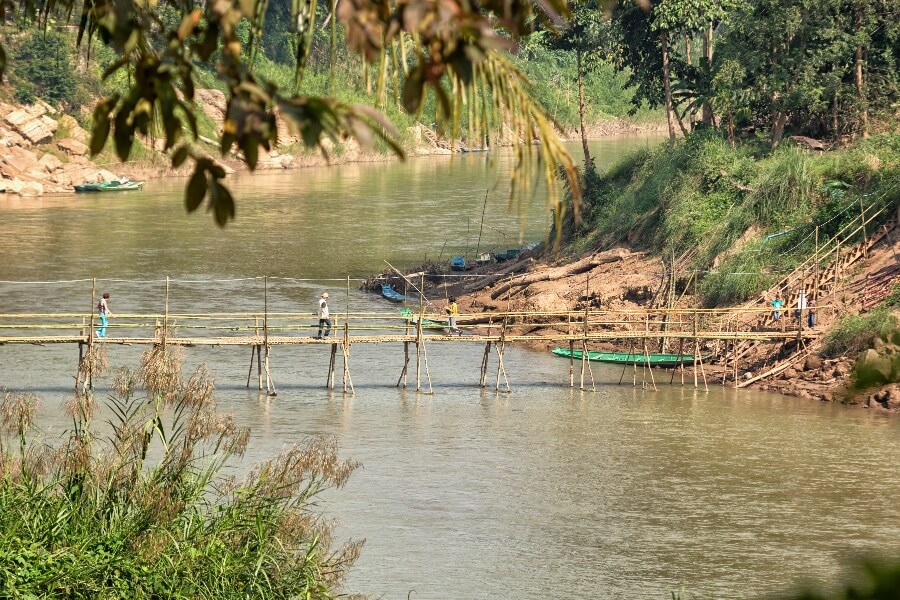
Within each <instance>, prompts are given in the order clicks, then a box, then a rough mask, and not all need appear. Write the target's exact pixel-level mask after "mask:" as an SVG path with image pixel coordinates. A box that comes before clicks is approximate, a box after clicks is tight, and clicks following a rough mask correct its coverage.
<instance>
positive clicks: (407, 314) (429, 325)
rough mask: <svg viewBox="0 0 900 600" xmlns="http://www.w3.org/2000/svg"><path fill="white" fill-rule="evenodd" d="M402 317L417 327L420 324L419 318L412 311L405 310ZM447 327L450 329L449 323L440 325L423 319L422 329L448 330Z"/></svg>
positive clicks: (401, 314)
mask: <svg viewBox="0 0 900 600" xmlns="http://www.w3.org/2000/svg"><path fill="white" fill-rule="evenodd" d="M400 316H401V317H403V318H404V319H406V320H407V321H409V322H410V323H412V324H413V325H417V324H418V323H419V316H418V315H416V314H414V313H413V311H412V309H409V308H404V309H403V310H401V311H400ZM447 327H449V325H448V324H447V323H440V322H438V321H431V320H429V319H422V329H446V328H447Z"/></svg>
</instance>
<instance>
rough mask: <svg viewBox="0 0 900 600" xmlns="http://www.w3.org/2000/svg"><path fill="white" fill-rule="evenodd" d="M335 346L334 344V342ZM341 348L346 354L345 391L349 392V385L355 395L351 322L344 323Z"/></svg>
mask: <svg viewBox="0 0 900 600" xmlns="http://www.w3.org/2000/svg"><path fill="white" fill-rule="evenodd" d="M332 346H334V344H332ZM341 350H342V351H343V352H342V353H343V355H344V393H346V392H347V386H348V385H349V386H350V387H349V390H350V393H351V394H353V395H355V394H356V389H354V387H353V378H352V377H350V324H349V323H344V341H343V343H342V344H341Z"/></svg>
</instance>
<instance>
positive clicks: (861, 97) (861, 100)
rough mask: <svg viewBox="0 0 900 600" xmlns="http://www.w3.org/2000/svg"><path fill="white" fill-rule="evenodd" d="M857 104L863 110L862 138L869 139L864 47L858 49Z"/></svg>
mask: <svg viewBox="0 0 900 600" xmlns="http://www.w3.org/2000/svg"><path fill="white" fill-rule="evenodd" d="M858 23H859V17H857V24H858ZM855 79H856V102H857V103H858V105H859V107H860V109H861V110H862V114H861V115H860V117H861V119H862V123H861V126H862V136H863V138H868V137H869V109H868V107H867V106H866V94H865V88H864V86H863V47H862V46H857V47H856V77H855Z"/></svg>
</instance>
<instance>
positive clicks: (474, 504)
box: [0, 139, 900, 599]
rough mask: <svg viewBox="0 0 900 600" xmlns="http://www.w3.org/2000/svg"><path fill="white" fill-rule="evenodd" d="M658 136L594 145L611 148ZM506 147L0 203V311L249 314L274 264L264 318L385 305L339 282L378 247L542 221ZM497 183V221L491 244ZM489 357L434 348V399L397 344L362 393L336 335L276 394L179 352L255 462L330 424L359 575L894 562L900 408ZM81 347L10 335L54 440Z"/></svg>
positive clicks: (601, 590) (512, 574) (422, 246)
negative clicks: (216, 213)
mask: <svg viewBox="0 0 900 600" xmlns="http://www.w3.org/2000/svg"><path fill="white" fill-rule="evenodd" d="M645 143H647V141H645V140H634V139H627V140H614V141H608V142H603V143H602V144H597V146H596V147H595V149H594V150H595V152H596V153H597V154H599V155H600V156H601V157H602V160H611V159H613V158H615V157H617V156H619V155H621V153H622V152H624V151H626V150H627V148H629V147H633V146H635V145H640V144H645ZM509 166H510V165H509V162H508V161H506V160H504V159H502V158H501V159H495V160H494V161H493V162H492V161H491V157H488V156H486V155H479V154H473V155H469V156H463V157H455V158H454V159H453V160H452V161H451V160H450V159H447V158H423V159H414V160H411V161H409V162H407V163H405V164H395V163H383V164H365V165H346V166H341V167H335V168H332V169H307V170H303V171H289V172H281V173H274V174H263V175H259V176H253V177H239V178H236V179H235V180H234V182H233V187H234V189H235V191H236V193H237V195H238V197H239V204H238V220H237V222H236V223H235V224H234V225H233V226H230V227H229V228H227V229H226V230H224V231H220V230H218V229H217V228H215V226H214V225H212V223H211V221H212V219H211V218H210V215H208V214H203V213H201V214H198V215H193V216H190V217H185V215H184V210H183V208H182V202H183V201H182V197H181V187H180V186H181V184H182V183H183V182H149V183H148V185H147V187H146V188H145V191H144V192H142V193H140V194H124V195H121V196H118V195H108V196H107V195H103V196H87V197H83V196H72V197H59V198H44V199H38V200H14V199H5V198H0V211H2V215H3V219H2V220H0V280H3V281H4V283H0V306H2V309H0V312H43V311H61V310H65V311H69V310H72V311H83V310H87V309H89V308H90V305H89V302H90V281H85V279H89V278H91V277H98V278H100V279H101V281H100V282H99V283H98V287H100V288H102V289H104V290H108V291H110V292H111V293H112V294H113V298H112V300H111V307H112V309H113V312H116V311H118V312H135V313H137V312H142V311H148V312H150V311H153V312H159V311H160V310H161V308H162V291H163V289H164V283H163V282H162V280H163V278H164V277H165V276H167V275H168V276H169V277H171V278H172V280H173V281H172V283H171V298H172V299H171V307H170V308H171V310H173V311H185V312H189V311H195V310H223V311H224V310H249V309H248V307H251V306H252V307H255V306H258V305H259V304H260V303H261V302H262V301H263V293H264V292H263V288H262V286H263V284H262V281H261V280H260V279H256V277H258V276H260V275H263V274H267V275H270V276H272V277H277V278H280V279H273V280H271V282H270V287H269V290H268V302H269V306H270V310H273V311H277V310H282V309H283V310H312V307H313V305H314V300H315V298H316V297H317V295H318V294H319V293H320V291H322V290H323V289H328V290H331V291H332V305H333V308H334V310H338V311H341V310H344V309H345V308H346V307H347V306H349V307H350V309H351V310H354V311H355V310H374V309H379V310H382V309H384V308H385V305H384V304H383V302H382V301H380V300H379V299H377V298H375V297H373V296H370V295H367V294H364V293H362V292H357V291H355V290H351V291H350V293H349V295H348V294H347V292H346V289H345V288H346V281H345V279H344V278H345V277H346V276H347V275H350V276H357V275H365V274H368V273H370V272H373V271H377V270H381V269H382V268H383V267H384V262H383V261H384V260H388V261H390V262H391V263H393V264H398V265H404V264H412V263H415V262H418V261H420V260H422V259H423V258H425V255H427V257H428V258H432V259H436V258H438V257H440V258H441V260H446V259H447V258H448V257H449V256H451V255H454V254H463V253H465V252H466V249H467V247H468V250H469V254H470V255H471V254H473V252H474V250H473V249H474V247H475V246H476V245H477V246H478V247H479V249H480V250H484V249H487V250H492V249H497V250H501V249H504V248H506V247H515V245H517V244H518V243H519V239H522V240H524V241H531V240H534V239H538V238H539V237H540V236H541V235H542V234H543V232H544V231H545V230H546V226H547V218H548V215H547V214H546V210H545V209H544V207H543V204H542V202H541V198H540V197H537V198H535V199H534V201H533V202H532V204H531V209H530V211H529V212H528V214H527V216H526V217H525V220H524V222H521V221H520V220H519V218H518V217H517V216H516V215H515V214H510V213H508V212H507V211H506V204H505V198H504V197H505V180H506V174H507V173H508V169H509ZM486 191H487V192H488V193H489V202H488V205H487V213H486V218H485V222H486V223H487V224H488V225H489V226H490V227H485V228H484V229H483V230H481V242H480V243H479V242H478V239H477V234H478V229H479V227H478V225H479V224H480V220H481V209H482V201H483V199H484V195H485V192H486ZM520 232H522V233H521V234H520ZM467 239H468V243H467ZM61 280H65V281H66V282H65V283H41V282H49V281H54V282H58V281H61ZM326 280H331V281H326ZM9 281H16V282H19V283H5V282H9ZM22 281H29V282H31V283H27V284H26V283H21V282H22ZM86 305H87V306H86ZM311 333H312V332H311ZM139 352H140V349H139V348H134V347H127V346H126V347H114V348H112V349H111V350H110V358H111V361H112V363H113V364H114V365H120V364H130V365H134V364H135V361H136V359H137V356H138V354H139ZM480 353H481V348H479V347H477V346H475V345H473V346H464V345H453V347H443V346H437V345H436V346H435V347H433V348H429V363H430V367H431V374H432V379H433V383H434V390H435V393H434V394H433V395H417V394H415V393H414V392H411V391H400V390H397V389H396V388H395V387H393V384H394V383H395V382H396V380H397V376H398V375H399V372H400V368H401V362H402V353H401V352H400V351H399V349H396V348H389V347H384V346H378V347H363V346H355V347H354V348H353V363H352V369H353V379H354V384H355V385H356V391H357V393H356V395H355V396H353V397H350V396H343V395H342V394H340V393H339V392H338V393H330V392H328V391H327V390H325V389H324V388H323V385H322V384H323V383H324V380H325V369H326V365H327V362H328V357H327V355H326V354H325V352H324V351H323V350H322V349H321V348H304V349H287V348H276V349H275V350H274V352H273V356H272V372H273V375H274V377H275V379H276V382H277V386H278V391H279V394H278V396H277V397H276V398H265V397H262V398H261V397H259V396H258V395H257V394H256V392H255V391H253V392H249V393H248V391H247V390H246V388H245V387H244V383H245V381H246V369H247V365H248V361H249V356H247V355H245V353H244V352H243V351H239V350H236V349H233V348H213V349H205V348H191V349H188V350H187V352H186V356H187V362H188V364H198V363H201V362H206V363H207V364H208V365H209V366H210V368H211V369H212V370H213V371H214V372H215V373H216V376H217V386H218V390H219V400H220V403H221V404H222V405H223V406H224V407H225V408H226V409H230V410H233V411H234V412H235V413H236V416H237V419H238V421H239V422H240V423H243V424H246V425H249V426H251V427H252V429H253V437H252V440H251V445H250V448H249V451H248V453H247V457H246V464H250V463H252V462H254V461H256V460H261V459H263V458H266V457H269V456H271V455H272V454H273V453H274V452H275V451H277V450H278V449H280V448H281V447H282V446H283V445H284V444H288V443H291V442H293V441H296V440H298V439H301V438H303V437H304V436H307V435H311V434H328V435H333V436H335V437H336V438H337V440H338V443H339V445H340V447H341V451H342V454H343V455H345V456H348V457H353V458H355V459H357V460H359V461H360V462H362V464H363V468H362V469H360V470H359V471H358V472H357V473H355V474H354V476H353V477H352V478H351V480H350V482H349V484H348V485H347V487H346V488H345V489H343V490H341V491H339V492H336V493H330V494H328V496H327V497H326V498H325V499H324V501H323V503H322V509H323V510H324V511H325V512H326V514H328V515H330V516H333V517H336V518H338V519H339V520H340V523H341V524H340V526H339V535H340V537H342V538H348V537H354V538H360V537H362V538H366V540H367V542H366V545H365V547H364V551H363V554H362V557H361V558H360V560H359V562H358V564H357V566H356V567H355V568H354V570H353V575H352V576H351V579H350V588H351V590H353V591H360V592H366V593H370V594H372V595H373V596H376V597H383V598H389V599H394V598H396V599H402V598H406V597H407V595H408V594H410V596H411V597H412V598H417V599H423V598H434V599H443V598H534V599H538V598H541V599H542V598H549V597H552V598H668V597H670V596H669V594H670V592H671V591H678V590H681V589H684V590H685V591H687V592H688V593H689V594H691V595H693V596H694V597H697V598H723V597H757V596H763V595H765V594H770V593H774V592H777V591H781V590H785V589H789V588H790V587H792V586H794V585H796V584H797V583H798V582H799V581H802V580H812V581H817V582H824V583H825V584H828V583H829V582H833V581H835V579H836V578H838V577H840V575H841V574H842V573H843V569H844V568H845V567H846V566H847V565H849V564H851V563H852V561H853V560H854V558H855V557H857V556H860V555H872V554H887V555H891V554H893V555H900V505H898V504H897V503H896V501H895V499H896V498H897V496H898V493H900V480H898V476H897V469H896V466H895V464H896V461H895V460H894V457H896V456H898V454H900V429H898V424H897V423H896V422H895V420H891V419H886V418H883V417H881V416H879V415H873V414H870V413H868V412H866V411H863V410H851V409H845V408H843V407H841V406H833V405H824V404H818V403H812V402H808V401H801V400H797V399H792V398H783V397H780V396H774V395H767V394H760V393H754V392H744V391H740V392H736V391H734V390H725V389H722V388H717V387H713V388H711V390H710V392H709V393H704V392H698V391H695V390H694V389H693V388H692V387H684V388H682V387H681V386H668V385H663V386H661V388H660V391H658V392H651V391H643V390H640V389H637V390H635V389H633V388H632V387H631V386H630V385H629V386H618V385H616V381H618V378H619V375H620V373H621V372H620V371H619V370H618V369H615V368H609V367H601V368H599V369H597V371H596V375H597V377H598V381H599V384H598V391H597V392H596V393H590V392H580V391H572V390H569V389H568V388H567V387H565V385H564V384H565V383H566V382H567V379H568V363H566V362H565V361H564V360H562V359H558V358H555V357H553V356H547V355H544V354H542V353H535V352H531V351H527V350H523V349H513V350H511V351H510V353H509V354H508V357H507V362H508V369H509V378H510V383H511V385H512V388H513V392H512V393H511V394H497V393H495V392H494V391H493V390H491V391H483V390H481V389H479V388H477V387H475V386H474V385H473V383H475V382H477V379H478V366H479V363H480ZM75 354H76V351H75V350H74V349H73V348H63V347H24V348H23V347H16V346H0V386H5V387H6V388H8V389H12V390H31V391H36V392H38V393H40V394H41V395H42V396H43V397H44V407H43V410H42V416H41V423H40V425H41V428H42V430H43V431H44V432H45V434H46V435H47V436H50V437H52V436H54V435H58V434H59V433H60V432H61V431H62V430H63V429H64V428H65V427H66V422H65V419H64V418H63V417H62V413H61V410H60V405H61V404H62V402H63V401H64V399H65V397H66V394H67V391H68V389H69V388H70V387H71V385H72V374H73V371H74V366H75ZM99 383H100V387H101V390H102V389H103V388H104V387H105V386H108V384H109V378H104V379H101V381H100V382H99ZM411 590H415V592H413V593H410V591H411Z"/></svg>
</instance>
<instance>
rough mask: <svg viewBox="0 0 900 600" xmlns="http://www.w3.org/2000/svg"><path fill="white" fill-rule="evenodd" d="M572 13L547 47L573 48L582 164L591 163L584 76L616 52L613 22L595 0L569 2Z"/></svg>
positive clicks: (569, 49) (570, 49)
mask: <svg viewBox="0 0 900 600" xmlns="http://www.w3.org/2000/svg"><path fill="white" fill-rule="evenodd" d="M570 8H571V11H572V16H571V18H570V19H569V22H568V23H567V25H566V27H565V28H563V29H562V31H561V32H560V33H559V35H558V36H555V37H554V38H552V39H551V41H550V42H549V45H550V47H552V48H557V49H560V50H568V51H574V52H575V58H576V64H577V72H578V75H577V77H578V81H577V84H578V123H579V130H580V132H581V145H582V148H583V151H584V164H585V165H589V164H590V163H591V151H590V149H589V147H588V142H587V131H586V130H585V123H584V108H585V98H584V76H585V75H586V74H587V73H590V72H593V71H596V69H597V68H598V67H599V66H600V65H601V64H602V63H603V62H604V61H605V60H608V59H609V58H610V57H611V56H613V55H614V54H615V48H614V43H613V33H612V24H611V22H610V20H609V19H608V18H606V16H605V15H604V9H603V7H602V6H601V4H600V2H599V1H598V0H576V1H575V2H573V3H572V5H571V7H570Z"/></svg>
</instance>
